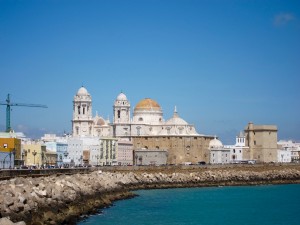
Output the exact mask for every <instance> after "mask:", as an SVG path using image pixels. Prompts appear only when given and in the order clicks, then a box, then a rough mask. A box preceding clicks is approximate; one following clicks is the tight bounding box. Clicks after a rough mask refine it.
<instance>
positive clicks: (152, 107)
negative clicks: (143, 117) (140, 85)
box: [134, 98, 161, 111]
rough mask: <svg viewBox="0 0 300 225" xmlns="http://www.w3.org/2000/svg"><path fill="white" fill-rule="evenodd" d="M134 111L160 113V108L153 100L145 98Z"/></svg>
mask: <svg viewBox="0 0 300 225" xmlns="http://www.w3.org/2000/svg"><path fill="white" fill-rule="evenodd" d="M134 111H161V107H160V105H159V104H158V103H157V102H156V101H154V100H153V99H150V98H145V99H143V100H141V101H140V102H139V103H138V104H137V105H136V106H135V108H134Z"/></svg>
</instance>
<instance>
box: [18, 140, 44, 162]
mask: <svg viewBox="0 0 300 225" xmlns="http://www.w3.org/2000/svg"><path fill="white" fill-rule="evenodd" d="M22 155H23V156H24V165H26V166H37V167H40V166H46V162H47V161H49V160H47V159H48V158H47V155H46V146H45V145H44V143H43V142H41V141H25V142H23V143H22Z"/></svg>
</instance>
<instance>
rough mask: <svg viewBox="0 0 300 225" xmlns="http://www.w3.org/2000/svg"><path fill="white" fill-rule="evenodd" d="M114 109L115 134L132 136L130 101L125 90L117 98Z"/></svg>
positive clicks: (117, 135)
mask: <svg viewBox="0 0 300 225" xmlns="http://www.w3.org/2000/svg"><path fill="white" fill-rule="evenodd" d="M113 110H114V119H113V125H114V135H115V136H116V137H126V136H130V133H131V132H130V102H129V101H128V99H127V97H126V95H125V94H124V93H123V92H121V93H120V94H119V95H118V97H117V99H116V100H115V103H114V106H113Z"/></svg>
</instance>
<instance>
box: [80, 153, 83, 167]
mask: <svg viewBox="0 0 300 225" xmlns="http://www.w3.org/2000/svg"><path fill="white" fill-rule="evenodd" d="M82 159H83V156H82V155H81V156H80V164H81V166H82Z"/></svg>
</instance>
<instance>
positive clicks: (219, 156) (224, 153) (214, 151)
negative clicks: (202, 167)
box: [209, 137, 230, 164]
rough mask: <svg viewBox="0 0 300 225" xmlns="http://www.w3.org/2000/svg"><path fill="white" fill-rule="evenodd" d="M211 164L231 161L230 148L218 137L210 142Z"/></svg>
mask: <svg viewBox="0 0 300 225" xmlns="http://www.w3.org/2000/svg"><path fill="white" fill-rule="evenodd" d="M209 150H210V164H228V163H230V149H228V148H224V146H223V144H222V142H221V141H220V140H218V139H217V138H216V137H215V138H214V139H213V140H211V141H210V143H209Z"/></svg>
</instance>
